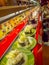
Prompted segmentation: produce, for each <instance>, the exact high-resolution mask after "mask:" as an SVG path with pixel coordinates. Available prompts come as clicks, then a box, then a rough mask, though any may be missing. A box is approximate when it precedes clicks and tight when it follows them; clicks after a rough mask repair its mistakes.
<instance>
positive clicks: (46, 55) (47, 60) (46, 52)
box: [43, 46, 49, 65]
mask: <svg viewBox="0 0 49 65" xmlns="http://www.w3.org/2000/svg"><path fill="white" fill-rule="evenodd" d="M43 65H49V46H43Z"/></svg>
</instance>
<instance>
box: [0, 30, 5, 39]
mask: <svg viewBox="0 0 49 65" xmlns="http://www.w3.org/2000/svg"><path fill="white" fill-rule="evenodd" d="M5 35H6V34H5V32H4V31H3V30H1V29H0V40H2V39H3V38H4V37H5Z"/></svg>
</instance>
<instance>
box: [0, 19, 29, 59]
mask: <svg viewBox="0 0 49 65" xmlns="http://www.w3.org/2000/svg"><path fill="white" fill-rule="evenodd" d="M27 22H28V18H26V19H25V20H23V21H22V23H21V24H19V25H18V26H17V27H16V28H15V29H14V30H13V31H11V32H10V33H9V34H8V35H7V36H6V37H5V38H4V39H3V40H2V41H0V59H1V58H2V57H3V55H4V54H5V52H6V51H7V50H8V49H9V47H10V46H11V45H12V42H13V40H14V39H15V38H16V36H17V35H18V34H19V32H20V31H21V30H22V29H23V27H24V26H25V25H26V24H27Z"/></svg>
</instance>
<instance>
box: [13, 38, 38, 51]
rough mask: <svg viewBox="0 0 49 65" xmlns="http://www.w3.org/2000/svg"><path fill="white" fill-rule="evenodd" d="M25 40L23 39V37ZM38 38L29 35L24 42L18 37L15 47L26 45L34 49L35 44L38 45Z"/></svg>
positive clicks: (25, 46)
mask: <svg viewBox="0 0 49 65" xmlns="http://www.w3.org/2000/svg"><path fill="white" fill-rule="evenodd" d="M22 40H23V39H22ZM36 44H37V43H36V39H35V38H33V37H27V38H26V39H24V40H23V42H22V41H21V39H19V38H18V39H17V40H16V41H15V43H14V46H13V47H14V48H17V47H18V48H19V47H24V48H27V49H29V50H32V49H33V48H34V47H35V46H36Z"/></svg>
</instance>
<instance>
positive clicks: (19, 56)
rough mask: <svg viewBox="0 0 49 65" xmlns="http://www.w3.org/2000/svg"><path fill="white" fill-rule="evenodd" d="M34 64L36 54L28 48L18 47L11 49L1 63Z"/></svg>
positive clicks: (14, 64) (15, 64) (6, 64)
mask: <svg viewBox="0 0 49 65" xmlns="http://www.w3.org/2000/svg"><path fill="white" fill-rule="evenodd" d="M30 64H31V65H34V55H33V54H32V53H31V52H30V51H29V50H27V49H24V48H16V49H15V50H11V51H10V52H9V53H8V54H7V55H6V56H5V57H3V59H2V60H1V65H30Z"/></svg>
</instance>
